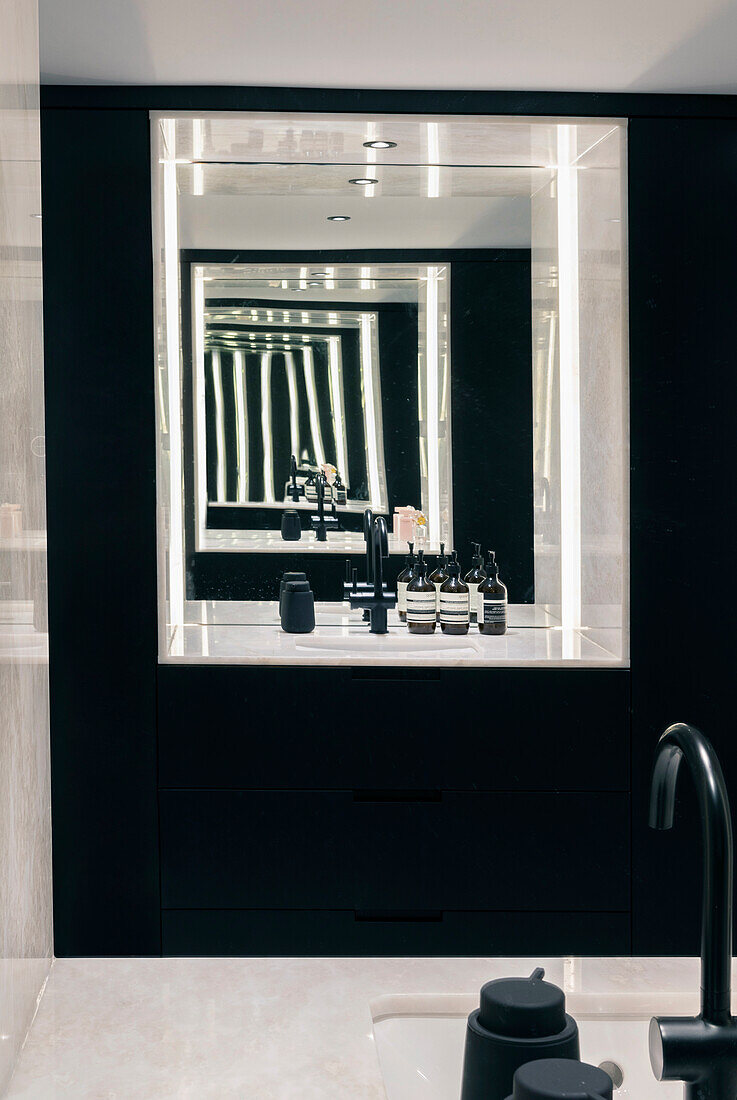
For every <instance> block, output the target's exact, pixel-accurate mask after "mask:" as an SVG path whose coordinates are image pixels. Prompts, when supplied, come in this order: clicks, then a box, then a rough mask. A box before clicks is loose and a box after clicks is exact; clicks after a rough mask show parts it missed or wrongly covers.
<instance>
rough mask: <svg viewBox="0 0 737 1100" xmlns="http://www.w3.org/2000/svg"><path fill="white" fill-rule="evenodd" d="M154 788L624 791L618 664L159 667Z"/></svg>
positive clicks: (625, 689)
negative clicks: (559, 666) (577, 666)
mask: <svg viewBox="0 0 737 1100" xmlns="http://www.w3.org/2000/svg"><path fill="white" fill-rule="evenodd" d="M158 714H159V716H158V727H159V782H160V785H161V786H162V787H172V788H183V787H189V788H192V787H212V788H214V787H217V788H245V787H248V788H254V789H255V788H282V789H285V788H292V789H293V788H303V789H308V790H315V789H323V790H324V789H329V788H336V789H338V788H354V787H369V788H371V787H374V788H383V787H398V788H412V787H420V788H442V789H444V790H498V791H517V790H526V791H532V790H540V791H556V790H560V791H585V790H597V791H598V790H602V791H626V790H628V788H629V729H630V677H629V672H628V671H627V670H624V669H622V670H606V669H601V670H596V669H586V670H583V669H582V670H571V669H437V670H434V669H427V670H423V669H418V670H413V669H385V670H382V669H375V670H372V669H353V670H352V669H350V668H348V669H337V668H335V669H317V668H288V669H284V668H268V667H267V668H247V667H240V668H239V667H226V668H222V667H209V668H208V667H191V666H188V667H186V668H177V667H174V666H167V665H161V666H159V682H158Z"/></svg>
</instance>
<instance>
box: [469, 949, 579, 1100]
mask: <svg viewBox="0 0 737 1100" xmlns="http://www.w3.org/2000/svg"><path fill="white" fill-rule="evenodd" d="M544 977H545V971H544V970H543V969H542V967H538V968H537V969H535V970H533V972H532V974H530V976H529V978H497V979H496V980H495V981H491V982H487V983H486V985H485V986H484V987H483V988H482V990H481V998H480V1005H479V1007H478V1008H477V1009H476V1010H475V1011H474V1012H472V1013H471V1015H470V1016H469V1017H468V1025H467V1027H466V1049H465V1054H464V1058H463V1083H462V1087H461V1100H506V1098H507V1097H509V1096H510V1093H512V1082H513V1080H514V1075H515V1073H516V1072H517V1070H518V1069H519V1068H520V1066H524V1065H527V1063H528V1062H534V1061H537V1060H538V1059H548V1058H566V1059H572V1060H574V1061H576V1062H577V1060H578V1058H579V1056H580V1052H579V1042H578V1025H577V1024H576V1021H575V1020H574V1019H573V1017H572V1016H569V1015H568V1013H567V1012H566V999H565V995H564V993H563V990H562V989H559V988H558V987H557V986H556V985H553V984H552V982H546V981H543V979H544ZM523 1095H526V1094H523ZM543 1095H545V1096H555V1095H557V1094H556V1093H545V1094H543ZM569 1095H571V1096H572V1095H575V1096H581V1097H583V1096H584V1095H586V1094H585V1093H572V1094H569ZM594 1095H595V1096H596V1095H597V1094H596V1093H594ZM514 1096H515V1100H517V1097H518V1096H519V1093H515V1094H514Z"/></svg>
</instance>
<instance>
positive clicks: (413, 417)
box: [151, 112, 629, 666]
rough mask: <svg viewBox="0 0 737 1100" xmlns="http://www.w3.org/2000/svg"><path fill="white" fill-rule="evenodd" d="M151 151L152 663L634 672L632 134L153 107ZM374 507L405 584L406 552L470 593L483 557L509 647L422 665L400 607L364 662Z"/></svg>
mask: <svg viewBox="0 0 737 1100" xmlns="http://www.w3.org/2000/svg"><path fill="white" fill-rule="evenodd" d="M151 138H152V165H153V178H152V186H153V214H154V217H153V255H154V270H155V279H156V295H155V319H156V346H155V356H156V398H157V413H158V469H157V491H158V517H159V519H158V531H159V535H158V545H159V600H160V604H159V607H160V612H159V624H160V657H161V659H162V660H165V661H180V660H183V661H186V660H193V661H205V662H206V661H210V660H222V661H226V662H230V661H235V662H239V661H244V662H248V661H260V660H267V661H276V662H287V663H301V662H307V663H336V662H338V663H341V662H342V663H345V662H347V661H351V662H352V661H355V662H357V663H359V664H360V663H368V664H370V663H372V662H377V663H379V664H382V663H390V664H391V663H394V662H395V661H397V662H400V663H402V662H404V663H407V662H410V663H411V662H412V661H415V662H417V661H419V662H420V663H430V664H433V663H440V664H443V663H451V664H453V663H462V664H486V663H492V664H529V663H534V664H541V663H542V664H549V663H552V664H563V665H565V664H580V663H585V664H590V665H602V666H608V665H621V664H624V663H626V662H627V645H628V641H627V639H628V618H627V615H628V611H627V592H628V503H627V471H628V441H629V426H628V420H627V372H628V364H627V310H626V304H627V263H626V259H627V254H626V240H627V211H626V201H625V199H626V122H624V121H623V120H620V119H575V118H566V119H563V118H522V117H516V118H509V117H490V116H460V115H459V116H453V117H446V116H442V115H438V116H429V115H398V114H395V115H385V116H381V115H375V116H371V117H368V116H364V115H360V114H350V115H348V114H346V115H340V114H337V115H329V114H306V113H305V114H299V113H293V114H290V115H285V114H279V113H276V112H272V113H267V114H259V113H257V112H239V113H217V112H215V113H208V114H192V113H189V114H181V115H172V114H165V115H160V114H154V115H152V117H151ZM367 511H370V512H371V513H372V514H373V515H374V516H383V517H385V519H386V524H387V528H388V541H387V556H386V559H385V561H384V579H385V580H386V582H387V584H388V585H390V586H393V585H395V584H396V578H397V575H398V573H399V571H400V569H402V567H403V564H404V557H405V554H406V553H407V543H408V542H410V541H412V542H413V543H414V545H415V549H416V550H417V549H420V548H421V549H423V551H424V552H425V554H426V555H427V558H428V559H429V564H430V567H431V568H434V566H435V563H436V560H437V555H438V553H439V552H440V548H441V545H442V546H444V548H445V550H446V552H447V553H451V552H455V553H456V554H457V555H458V559H459V563H460V567H461V572H462V573H463V574H465V573H466V571H468V570H469V569H470V568H471V566H472V554H473V551H472V546H473V544H474V543H480V544H481V546H482V549H483V551H489V550H493V551H494V552H495V554H496V561H497V563H498V565H499V569H500V575H501V579H502V580H503V581H504V583H505V584H506V585H507V589H508V596H509V607H508V629H507V632H506V634H505V635H504V637H503V638H489V639H488V640H485V641H483V640H482V642H483V644H482V642H479V641H478V639H477V638H474V637H473V636H472V635H473V631H472V632H471V633H469V635H468V636H467V637H466V638H465V640H461V641H459V642H458V643H457V644H456V647H455V649H454V648H453V647H452V644H451V642H450V641H449V640H448V639H447V635H445V634H442V635H441V634H440V631H438V635H437V636H436V637H435V638H434V639H430V638H428V639H427V644H426V645H424V643H423V642H421V641H416V640H415V641H413V642H412V646H409V647H408V645H407V641H408V634H407V632H406V628H402V629H404V633H402V629H400V624H399V622H398V620H397V619H396V613H395V612H394V611H391V612H390V616H389V620H388V622H389V635H388V637H387V638H386V639H385V642H384V643H383V648H382V649H381V650H379V649H377V648H376V644H377V643H376V640H375V639H374V640H373V642H371V643H370V644H369V642H368V641H365V639H364V634H365V633H366V626H365V623H364V622H363V619H362V616H361V613H360V612H356V611H355V609H351V607H350V606H349V601H348V600H346V599H345V598H344V597H345V590H344V588H343V584H344V580H345V578H346V576H349V577H350V576H351V575H352V571H353V570H355V571H356V573H357V575H358V577H359V579H363V578H364V576H365V574H366V568H367V564H366V544H365V541H364V517H365V515H366V513H367ZM346 562H347V564H346ZM288 570H289V571H296V572H305V573H306V574H307V576H308V578H309V581H310V584H311V587H312V591H313V592H314V597H315V606H316V614H317V623H318V626H317V630H316V632H315V634H314V635H310V637H309V638H304V639H302V640H301V641H297V642H295V641H293V640H290V638H289V636H288V635H286V634H284V633H283V632H280V629H279V627H280V620H279V608H278V602H277V601H278V595H279V583H280V579H281V578H282V576H283V574H284V572H285V571H288ZM392 616H393V617H392ZM331 631H333V632H335V633H334V634H331ZM362 632H363V633H362ZM476 634H478V632H476ZM359 640H360V645H364V646H365V652H364V651H363V650H360V651H359V649H358V648H356V647H358V646H359ZM441 640H442V644H441ZM349 642H350V645H349ZM422 645H424V648H421V646H422ZM346 646H347V647H348V648H347V649H346ZM351 646H353V648H352V649H351ZM428 646H430V647H432V646H434V649H432V651H430V649H428ZM459 646H460V647H461V649H462V652H461V649H459V648H458V647H459ZM372 647H373V648H372Z"/></svg>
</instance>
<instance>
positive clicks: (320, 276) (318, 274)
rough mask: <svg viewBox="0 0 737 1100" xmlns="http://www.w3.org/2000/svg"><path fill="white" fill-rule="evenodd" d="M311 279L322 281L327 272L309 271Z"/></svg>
mask: <svg viewBox="0 0 737 1100" xmlns="http://www.w3.org/2000/svg"><path fill="white" fill-rule="evenodd" d="M310 274H311V275H312V278H313V279H324V278H326V277H327V271H311V272H310Z"/></svg>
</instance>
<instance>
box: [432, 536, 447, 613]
mask: <svg viewBox="0 0 737 1100" xmlns="http://www.w3.org/2000/svg"><path fill="white" fill-rule="evenodd" d="M447 562H448V559H447V557H446V556H445V543H444V542H441V543H440V554H439V555H438V564H437V565H436V567H435V568H434V569H433V571H432V573H431V574H430V576H429V577H428V580H429V581H431V582H432V583H433V584H434V585H435V597H436V599H435V612H436V618H437V620H438V621H440V589H441V587H442V586H443V585H444V584H445V582H446V581H447V579H448V573H447V571H446V565H447Z"/></svg>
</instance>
